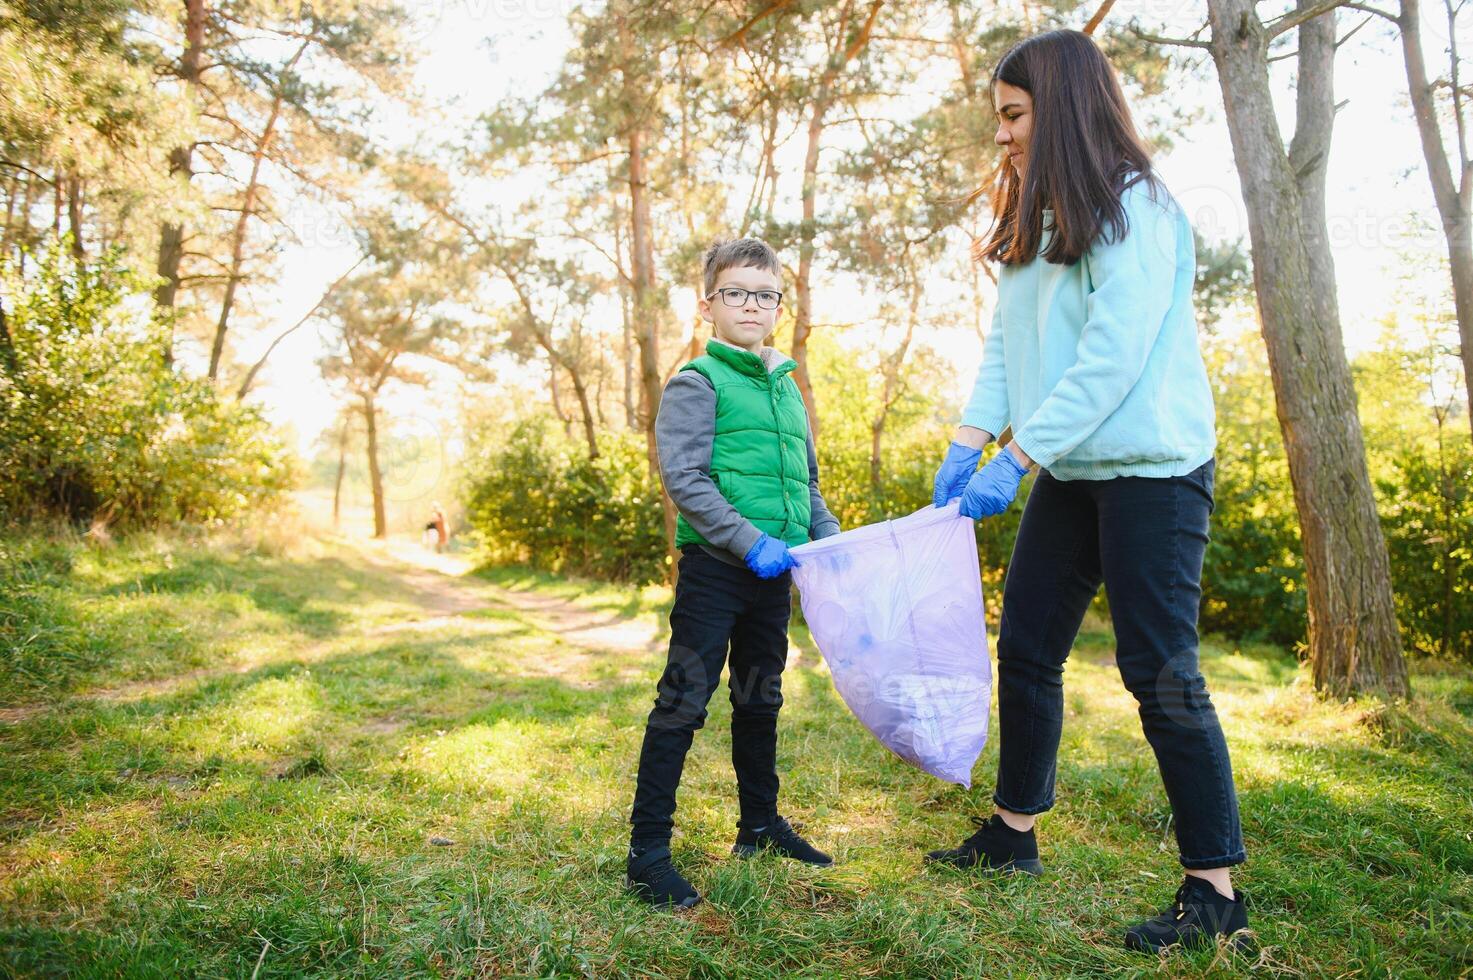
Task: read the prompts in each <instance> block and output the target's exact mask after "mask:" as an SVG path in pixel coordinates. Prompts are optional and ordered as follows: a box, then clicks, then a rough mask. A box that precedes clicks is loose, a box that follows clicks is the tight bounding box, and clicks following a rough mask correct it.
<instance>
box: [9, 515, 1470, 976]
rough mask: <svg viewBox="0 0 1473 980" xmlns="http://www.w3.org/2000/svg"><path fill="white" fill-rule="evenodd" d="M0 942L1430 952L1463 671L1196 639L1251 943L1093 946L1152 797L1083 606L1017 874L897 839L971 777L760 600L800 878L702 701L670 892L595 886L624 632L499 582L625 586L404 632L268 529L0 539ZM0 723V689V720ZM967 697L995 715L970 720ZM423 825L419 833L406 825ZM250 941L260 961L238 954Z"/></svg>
mask: <svg viewBox="0 0 1473 980" xmlns="http://www.w3.org/2000/svg"><path fill="white" fill-rule="evenodd" d="M0 555H3V556H4V561H3V570H4V575H5V578H4V580H3V582H0V587H3V592H0V643H3V644H4V650H5V658H6V659H5V661H4V664H3V672H0V710H6V711H8V712H9V716H8V719H7V720H6V721H5V722H4V723H0V752H3V754H4V759H5V764H4V766H3V768H0V973H11V974H18V975H37V974H39V975H57V976H61V975H68V976H115V975H130V976H165V975H167V976H176V975H187V974H193V975H240V976H250V975H251V974H252V973H253V971H255V970H256V969H257V966H258V965H259V976H263V977H265V976H285V975H301V974H352V975H373V976H402V975H406V974H421V973H428V974H443V975H458V976H505V975H571V976H609V975H641V976H651V975H668V976H689V975H698V976H732V975H741V976H758V977H761V976H773V977H776V976H779V975H816V976H844V977H848V976H863V975H905V974H908V975H915V976H950V975H957V974H971V975H976V974H984V975H996V974H1019V975H1034V976H1057V975H1086V974H1098V973H1102V972H1112V973H1135V974H1168V975H1173V976H1200V975H1223V976H1227V975H1237V974H1245V973H1249V972H1282V973H1286V974H1294V973H1297V974H1307V975H1313V976H1320V975H1346V976H1348V975H1352V974H1353V975H1356V976H1393V975H1394V976H1399V977H1400V976H1457V975H1459V974H1460V973H1462V974H1467V973H1468V972H1469V971H1470V970H1473V884H1470V875H1473V771H1470V770H1473V762H1470V760H1473V674H1470V672H1469V671H1468V670H1466V669H1463V668H1453V667H1443V668H1437V669H1434V668H1431V667H1428V666H1421V667H1419V668H1418V669H1417V671H1416V673H1415V677H1414V680H1415V683H1416V685H1417V690H1418V694H1419V698H1418V700H1417V701H1416V702H1414V703H1412V704H1411V705H1392V706H1386V705H1381V704H1379V703H1363V704H1350V705H1338V704H1327V703H1324V702H1321V701H1319V700H1317V699H1316V698H1315V697H1314V695H1313V693H1312V692H1311V691H1310V689H1309V688H1308V686H1307V685H1306V682H1305V680H1304V676H1303V673H1302V672H1301V670H1300V669H1299V668H1298V667H1297V665H1296V664H1295V663H1294V662H1293V660H1292V658H1290V657H1287V656H1285V655H1284V654H1282V653H1281V652H1279V651H1276V650H1273V649H1266V648H1254V649H1249V650H1237V649H1235V648H1234V647H1232V646H1231V645H1230V644H1226V643H1221V642H1209V643H1208V644H1207V645H1206V647H1205V649H1204V658H1205V663H1204V669H1205V671H1206V672H1207V674H1208V677H1209V680H1210V682H1211V684H1212V686H1213V690H1214V696H1215V699H1216V701H1217V704H1218V708H1219V711H1220V713H1221V714H1222V716H1223V719H1224V724H1225V726H1226V728H1227V732H1228V738H1229V742H1230V745H1231V747H1232V749H1233V753H1234V763H1235V767H1236V770H1237V780H1238V787H1239V792H1240V795H1241V799H1242V808H1243V824H1244V832H1245V835H1246V837H1247V841H1248V846H1249V850H1250V863H1249V864H1247V865H1246V866H1244V867H1243V868H1242V869H1241V870H1240V874H1239V877H1238V883H1239V885H1240V887H1241V888H1243V889H1244V890H1245V891H1247V892H1248V893H1249V894H1250V896H1251V908H1252V912H1251V914H1252V917H1253V922H1254V925H1255V927H1256V929H1257V931H1258V933H1259V941H1260V943H1261V945H1262V947H1263V952H1262V954H1261V956H1260V957H1257V958H1244V957H1237V958H1230V957H1228V956H1226V955H1225V954H1224V955H1222V956H1215V955H1214V954H1213V953H1212V952H1204V953H1200V954H1193V955H1178V956H1176V957H1173V958H1171V959H1169V960H1167V961H1165V962H1156V961H1153V960H1151V959H1147V958H1142V957H1138V956H1134V955H1131V954H1128V953H1126V952H1124V951H1123V950H1121V949H1119V940H1120V932H1121V929H1122V927H1123V925H1124V924H1125V923H1127V922H1129V921H1132V920H1133V919H1135V918H1138V917H1140V916H1142V915H1144V914H1148V913H1150V912H1152V911H1154V910H1155V909H1156V908H1158V907H1159V906H1161V905H1163V904H1165V902H1166V901H1167V900H1169V898H1170V895H1171V893H1172V891H1173V890H1174V888H1175V885H1176V882H1177V879H1178V876H1179V874H1180V871H1179V868H1178V866H1177V864H1176V859H1175V847H1174V841H1173V838H1172V833H1171V819H1170V812H1169V809H1168V807H1167V805H1166V800H1165V796H1164V794H1163V792H1162V790H1161V786H1160V782H1159V778H1158V776H1157V773H1156V770H1155V765H1154V762H1153V761H1152V760H1151V757H1150V755H1149V753H1148V751H1147V750H1146V748H1145V743H1144V739H1143V738H1142V736H1141V734H1140V730H1139V725H1138V722H1137V720H1136V718H1135V714H1134V710H1133V701H1132V700H1131V698H1130V696H1129V695H1128V694H1127V693H1126V692H1125V691H1124V690H1123V688H1122V687H1121V685H1120V682H1119V677H1118V675H1117V674H1116V672H1115V670H1114V668H1113V667H1110V666H1108V657H1109V654H1110V652H1111V644H1110V639H1109V634H1108V630H1107V629H1101V628H1097V627H1098V626H1099V624H1093V626H1092V627H1091V628H1090V629H1089V630H1087V631H1086V633H1085V634H1084V635H1083V636H1082V637H1081V643H1080V645H1079V647H1078V648H1077V649H1076V651H1075V654H1074V657H1073V658H1072V660H1071V663H1070V666H1069V672H1068V677H1067V681H1066V683H1067V688H1066V704H1067V705H1068V708H1069V712H1070V717H1069V719H1068V722H1067V724H1066V729H1065V737H1064V744H1063V747H1062V750H1061V759H1060V770H1059V788H1060V802H1059V805H1058V807H1057V808H1056V809H1055V810H1054V811H1053V812H1052V813H1050V814H1049V815H1048V816H1047V817H1046V818H1044V820H1043V822H1042V823H1041V824H1040V840H1041V844H1042V846H1043V849H1044V857H1045V860H1046V862H1047V863H1048V865H1049V868H1050V871H1049V873H1048V874H1047V875H1046V876H1045V877H1043V878H1041V879H1038V880H1020V881H991V880H987V879H983V878H978V877H973V876H969V875H965V874H957V873H938V872H926V871H922V870H921V867H920V861H919V857H920V853H921V851H922V850H923V849H926V848H930V847H935V846H941V845H949V844H952V843H955V841H956V840H957V839H959V838H960V837H961V836H963V835H964V834H965V833H967V832H968V831H969V829H970V828H969V826H968V825H967V821H966V817H967V816H968V815H970V814H974V813H982V812H985V811H986V809H987V808H988V798H989V792H988V787H989V786H990V784H991V781H992V775H993V771H994V767H995V765H996V749H995V746H989V748H988V750H987V751H986V752H985V753H984V755H983V758H982V760H981V762H979V764H978V767H977V771H976V782H975V785H974V787H973V788H972V789H971V790H963V789H961V788H958V787H954V786H949V785H947V784H944V783H941V782H938V781H937V780H935V779H932V778H931V777H929V776H926V775H924V774H922V773H919V772H917V771H915V770H912V769H910V768H908V767H907V766H905V765H904V764H902V763H900V762H898V761H897V760H895V759H893V758H892V757H890V756H889V755H888V754H887V753H886V752H885V751H884V750H883V749H881V748H880V747H879V745H878V744H877V743H875V742H874V740H873V739H872V738H870V737H869V736H868V735H867V734H866V733H865V732H864V731H863V730H862V729H860V728H859V726H858V724H857V722H855V721H854V720H853V718H852V717H851V716H850V715H849V713H848V711H847V709H845V708H844V706H843V705H842V704H841V703H840V702H839V701H838V699H837V697H836V696H835V694H834V692H833V689H832V686H831V684H830V683H829V680H828V676H827V673H826V671H825V670H824V668H823V666H822V663H821V662H820V660H819V659H818V657H817V655H816V653H815V652H814V650H813V647H812V644H811V642H810V641H809V639H808V637H807V635H806V633H805V632H804V630H803V629H802V627H801V624H797V625H795V627H794V631H793V633H794V643H795V647H796V648H797V650H798V651H799V655H798V657H797V658H796V662H795V663H794V665H793V666H792V667H791V668H790V672H789V674H788V676H787V678H786V682H785V686H784V695H785V699H786V706H785V708H784V711H783V717H782V722H781V743H780V757H779V764H780V768H781V772H782V777H783V808H784V811H785V812H786V813H788V814H789V815H791V816H792V817H794V818H796V819H798V820H801V821H802V822H803V823H805V824H806V825H807V827H808V830H809V832H810V835H811V837H812V838H813V839H814V841H815V843H817V844H818V845H819V846H821V847H824V848H825V849H827V850H830V851H831V852H833V853H834V854H835V855H836V857H837V858H838V859H839V861H840V863H839V865H838V866H837V867H835V868H834V869H832V870H829V871H822V872H819V871H813V870H811V869H806V868H799V867H792V866H789V865H787V864H784V863H782V862H779V861H776V860H772V859H767V858H764V859H760V860H757V861H753V862H745V863H744V862H737V861H735V860H733V859H731V858H730V857H729V855H728V854H727V849H728V847H729V846H730V842H731V837H732V834H733V829H734V822H735V818H736V800H735V793H734V787H733V785H732V775H731V770H730V762H729V759H730V745H729V735H728V722H729V717H730V708H729V705H728V704H727V702H726V700H725V698H724V696H718V697H717V698H716V699H715V701H714V702H713V704H712V710H711V717H710V720H709V722H708V723H707V726H706V729H705V730H704V731H703V732H701V733H700V734H699V735H698V736H697V739H696V744H695V748H694V751H693V753H692V758H691V761H690V764H689V766H688V769H687V775H686V779H685V782H684V784H683V785H682V787H681V804H680V811H679V815H678V829H677V836H676V840H675V854H676V858H677V860H678V861H679V863H680V864H681V865H682V867H683V868H685V869H686V870H687V871H688V872H689V873H690V875H691V877H692V878H693V879H694V881H695V883H696V884H697V886H698V887H700V888H701V889H702V891H703V892H704V893H705V894H706V896H707V899H708V900H707V902H706V903H705V904H704V905H703V906H701V907H700V908H699V909H697V910H696V911H695V912H694V913H693V914H688V915H681V916H671V915H668V914H663V913H657V912H652V911H650V910H647V909H646V908H644V907H643V906H642V905H640V904H639V903H638V902H636V901H634V900H632V899H629V898H627V897H625V896H624V895H623V894H622V893H621V890H620V878H621V876H622V871H623V849H624V841H625V835H626V832H627V824H626V821H627V816H628V807H629V798H630V794H631V792H632V777H631V770H632V767H633V765H634V761H635V758H636V754H637V751H638V745H639V739H640V735H641V730H642V724H643V720H644V716H645V714H646V712H647V710H648V707H649V704H650V701H651V699H652V697H653V688H654V680H655V678H656V676H657V673H658V669H659V666H660V663H659V659H658V657H655V656H651V655H645V654H635V653H630V652H624V651H618V650H587V649H584V648H580V647H577V646H574V645H572V644H570V643H569V642H567V640H566V639H565V638H564V637H563V636H562V635H560V634H558V633H557V632H553V631H548V630H544V629H542V628H540V627H539V626H538V625H537V620H536V619H535V618H533V617H531V616H529V615H526V614H522V613H519V612H516V611H513V610H511V609H509V608H507V607H504V606H497V605H495V603H494V596H495V594H496V591H497V590H498V589H514V590H518V591H522V592H527V593H533V594H535V595H536V596H538V597H543V598H548V599H551V598H553V597H557V598H562V599H566V600H569V601H573V602H576V603H577V604H579V605H580V606H583V607H586V608H588V609H591V610H594V611H597V612H602V613H608V614H610V615H613V614H618V615H621V616H634V617H650V618H651V620H652V621H653V618H654V617H657V616H659V615H660V613H661V609H662V608H663V604H664V603H666V602H668V596H666V595H664V594H662V593H661V592H660V590H649V591H647V592H643V593H639V594H635V593H632V592H629V591H627V590H620V589H617V588H612V587H608V586H598V585H593V584H590V583H581V582H570V581H566V580H559V579H553V578H550V577H547V576H540V575H536V574H534V573H529V572H525V571H520V570H487V571H485V572H483V573H482V574H480V575H478V576H472V577H468V578H467V579H466V580H464V581H463V582H462V583H461V584H460V586H459V588H461V589H463V590H466V591H468V592H470V593H471V594H476V595H480V596H482V597H483V598H485V600H486V602H487V603H488V605H489V606H490V608H487V609H485V610H479V611H476V612H472V613H469V614H467V615H463V616H459V617H448V618H444V619H434V620H430V621H429V622H427V623H423V624H421V626H420V627H419V628H396V627H398V626H402V624H404V623H405V622H407V621H409V620H412V619H416V618H422V617H424V616H425V615H426V613H425V608H424V605H425V604H424V596H423V594H422V593H421V592H420V591H419V586H417V585H416V584H415V582H414V581H411V580H407V579H405V578H403V577H401V576H398V575H396V574H395V573H394V572H393V571H392V570H391V569H388V568H386V567H384V566H382V565H379V564H374V563H371V562H369V561H367V560H365V559H364V557H363V555H362V554H361V553H359V552H358V551H357V550H355V549H354V548H352V547H349V546H347V545H345V544H342V543H338V544H328V545H322V546H319V547H316V548H314V549H311V550H310V551H309V552H307V553H303V554H296V555H291V554H283V553H279V552H277V551H273V550H271V549H261V548H254V549H252V548H241V547H237V546H227V545H224V544H219V543H212V542H210V541H196V542H193V543H186V542H181V541H177V540H169V539H165V538H140V539H134V540H129V541H124V542H120V543H116V544H114V545H112V546H110V547H106V548H98V547H89V546H84V545H82V544H80V543H76V542H60V543H56V542H50V543H48V542H45V541H40V540H37V539H24V540H6V541H0ZM0 717H5V716H3V715H0ZM994 724H995V719H994ZM432 838H444V839H448V840H449V841H451V842H452V843H450V844H449V845H446V846H437V845H436V844H433V843H431V839H432ZM263 951H264V957H263Z"/></svg>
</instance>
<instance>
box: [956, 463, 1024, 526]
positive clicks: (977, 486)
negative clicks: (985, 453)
mask: <svg viewBox="0 0 1473 980" xmlns="http://www.w3.org/2000/svg"><path fill="white" fill-rule="evenodd" d="M1027 473H1028V467H1026V466H1024V465H1023V464H1022V463H1020V462H1018V457H1016V456H1014V455H1013V452H1012V450H1010V449H1008V448H1007V447H1006V446H1004V447H1003V448H1002V449H1001V450H999V451H998V454H997V455H996V456H994V457H992V459H991V460H989V461H988V463H987V465H986V466H984V467H982V468H981V469H980V470H978V471H977V473H976V475H975V476H973V477H972V478H971V479H970V480H968V481H967V488H966V489H965V490H963V491H962V505H961V513H962V516H963V517H971V518H978V517H992V516H993V515H994V514H1001V513H1002V512H1003V511H1005V510H1007V509H1008V504H1010V503H1012V502H1013V498H1014V497H1016V496H1017V495H1018V484H1019V483H1022V482H1023V477H1024V476H1025V475H1026V474H1027Z"/></svg>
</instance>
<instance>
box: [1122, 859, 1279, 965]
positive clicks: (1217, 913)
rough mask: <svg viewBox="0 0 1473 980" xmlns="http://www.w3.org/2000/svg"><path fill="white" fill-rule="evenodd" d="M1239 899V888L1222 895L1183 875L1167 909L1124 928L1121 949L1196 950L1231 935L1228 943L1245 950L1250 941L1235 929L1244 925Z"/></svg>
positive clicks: (1209, 885)
mask: <svg viewBox="0 0 1473 980" xmlns="http://www.w3.org/2000/svg"><path fill="white" fill-rule="evenodd" d="M1243 902H1244V899H1243V893H1242V892H1240V891H1235V892H1234V893H1233V897H1232V898H1230V899H1229V898H1223V897H1222V895H1220V894H1218V891H1217V889H1216V888H1213V887H1212V885H1211V884H1210V883H1209V882H1207V881H1206V880H1204V879H1202V878H1197V877H1194V876H1192V875H1187V879H1186V881H1184V882H1183V883H1182V886H1181V887H1180V888H1178V889H1177V890H1176V901H1174V902H1173V903H1172V904H1171V907H1170V908H1166V909H1163V910H1162V912H1161V914H1160V915H1158V916H1155V917H1153V918H1150V919H1147V920H1146V921H1145V922H1141V923H1138V924H1136V925H1133V926H1131V927H1130V928H1129V929H1128V930H1126V933H1125V948H1126V949H1133V950H1135V951H1136V952H1140V953H1159V952H1161V951H1162V950H1165V949H1167V948H1169V947H1171V946H1182V947H1185V948H1187V949H1200V948H1202V947H1206V946H1213V945H1215V944H1216V943H1217V937H1218V936H1232V937H1233V938H1232V939H1231V940H1230V942H1231V943H1232V945H1234V946H1236V947H1237V948H1238V949H1241V950H1244V951H1247V950H1249V949H1251V948H1252V947H1251V941H1250V940H1249V938H1248V936H1247V935H1246V934H1242V933H1240V932H1239V930H1242V929H1247V928H1248V910H1247V908H1246V907H1245V906H1244V904H1243Z"/></svg>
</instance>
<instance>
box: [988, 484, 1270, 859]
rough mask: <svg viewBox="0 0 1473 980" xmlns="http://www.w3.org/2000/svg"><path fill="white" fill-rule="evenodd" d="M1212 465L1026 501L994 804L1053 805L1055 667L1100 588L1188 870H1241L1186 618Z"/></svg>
mask: <svg viewBox="0 0 1473 980" xmlns="http://www.w3.org/2000/svg"><path fill="white" fill-rule="evenodd" d="M1215 466H1216V463H1215V461H1214V460H1208V461H1207V462H1206V463H1204V464H1202V465H1201V466H1200V467H1198V468H1197V469H1195V470H1193V471H1192V472H1191V473H1188V474H1187V475H1186V476H1179V477H1167V478H1152V477H1117V478H1115V479H1111V480H1068V481H1065V480H1056V479H1054V478H1053V477H1052V476H1050V475H1049V474H1048V472H1047V471H1041V472H1040V473H1039V474H1038V478H1037V480H1036V481H1035V482H1034V484H1033V489H1032V491H1031V492H1030V494H1029V496H1028V503H1027V506H1026V507H1025V508H1024V511H1023V520H1022V524H1021V525H1020V526H1019V528H1018V538H1017V541H1016V543H1015V544H1014V546H1013V557H1012V561H1011V563H1010V564H1009V566H1008V573H1007V580H1006V582H1005V584H1004V586H1003V599H1002V624H1001V628H1000V632H999V635H998V641H997V662H998V711H999V715H1000V721H1001V724H1000V731H999V738H1000V748H999V760H998V769H997V789H996V792H995V793H994V795H993V800H994V801H995V802H996V803H997V805H998V806H1000V807H1002V808H1004V809H1006V810H1012V811H1014V812H1016V813H1041V812H1043V811H1044V810H1047V809H1049V808H1050V807H1052V806H1053V805H1054V774H1055V769H1056V758H1057V756H1058V751H1059V735H1060V732H1061V730H1062V726H1063V721H1064V661H1065V660H1066V659H1067V658H1068V656H1069V649H1070V647H1071V646H1072V645H1073V643H1074V639H1075V636H1076V635H1077V634H1078V632H1079V624H1080V623H1081V622H1082V621H1083V619H1084V613H1085V610H1086V609H1088V607H1089V604H1090V601H1091V600H1092V599H1093V598H1094V595H1095V592H1096V591H1098V590H1099V587H1100V582H1101V581H1102V580H1103V581H1104V583H1105V593H1106V595H1107V596H1108V598H1109V601H1110V615H1111V618H1112V620H1113V621H1114V625H1115V644H1116V650H1115V660H1116V663H1117V664H1118V665H1119V668H1120V676H1121V678H1122V679H1123V680H1124V681H1125V686H1126V687H1127V688H1128V689H1129V690H1130V693H1131V694H1133V695H1135V699H1136V701H1137V702H1138V703H1139V706H1140V717H1141V725H1142V727H1143V728H1144V729H1145V735H1146V741H1147V742H1149V743H1150V746H1151V749H1152V750H1153V751H1154V752H1155V754H1156V763H1157V765H1158V766H1159V767H1160V769H1161V779H1162V781H1163V782H1164V783H1165V784H1166V795H1167V797H1168V799H1170V801H1171V810H1172V814H1173V815H1174V817H1175V824H1176V840H1177V846H1178V848H1179V849H1180V851H1181V863H1182V865H1183V866H1185V867H1187V868H1190V869H1205V868H1216V867H1223V866H1226V865H1232V864H1240V863H1242V862H1243V861H1244V860H1245V859H1246V855H1245V853H1244V851H1243V832H1242V827H1241V825H1240V824H1239V820H1238V800H1237V795H1236V793H1235V792H1234V790H1233V773H1232V765H1231V763H1230V761H1229V759H1228V749H1227V742H1226V741H1225V740H1224V738H1223V735H1222V726H1221V725H1220V724H1219V723H1218V720H1217V712H1216V710H1215V709H1214V708H1213V706H1212V699H1211V697H1210V696H1209V695H1208V693H1207V682H1206V681H1205V680H1204V679H1203V678H1202V674H1201V671H1200V670H1199V669H1198V658H1197V640H1198V638H1197V610H1198V606H1199V604H1200V602H1201V598H1202V585H1201V583H1202V558H1203V555H1204V553H1205V552H1206V549H1207V526H1208V518H1209V515H1210V514H1211V512H1212V508H1213V499H1212V491H1213V479H1214V472H1215Z"/></svg>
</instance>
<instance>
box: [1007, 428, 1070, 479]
mask: <svg viewBox="0 0 1473 980" xmlns="http://www.w3.org/2000/svg"><path fill="white" fill-rule="evenodd" d="M1013 441H1014V442H1016V443H1017V444H1018V448H1019V449H1021V450H1023V452H1025V453H1027V454H1028V458H1029V459H1031V460H1033V462H1034V463H1036V464H1038V466H1039V468H1040V469H1047V468H1048V467H1050V466H1052V465H1054V461H1055V460H1057V459H1058V458H1059V457H1058V456H1056V455H1055V454H1054V453H1051V452H1050V451H1049V450H1048V449H1046V448H1045V447H1043V446H1042V445H1040V444H1038V443H1036V442H1034V441H1033V433H1031V432H1029V431H1028V429H1027V428H1026V427H1024V429H1023V431H1021V432H1014V433H1013Z"/></svg>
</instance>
